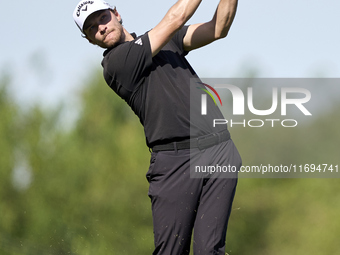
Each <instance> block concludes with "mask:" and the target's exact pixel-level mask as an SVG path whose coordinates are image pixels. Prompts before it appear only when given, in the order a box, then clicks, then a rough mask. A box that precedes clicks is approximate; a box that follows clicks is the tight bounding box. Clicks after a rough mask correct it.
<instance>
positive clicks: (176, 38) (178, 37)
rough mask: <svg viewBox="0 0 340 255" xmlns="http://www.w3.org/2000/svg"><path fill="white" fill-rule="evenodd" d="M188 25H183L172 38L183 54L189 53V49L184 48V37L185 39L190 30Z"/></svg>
mask: <svg viewBox="0 0 340 255" xmlns="http://www.w3.org/2000/svg"><path fill="white" fill-rule="evenodd" d="M188 27H189V26H184V27H182V28H181V29H180V30H179V31H178V32H177V33H176V34H175V35H174V36H173V37H172V39H171V40H172V42H174V43H175V44H176V46H177V47H178V49H179V50H180V52H181V54H182V55H183V56H185V55H187V54H188V53H189V52H188V51H185V50H184V49H183V39H184V36H185V35H186V33H187V31H188Z"/></svg>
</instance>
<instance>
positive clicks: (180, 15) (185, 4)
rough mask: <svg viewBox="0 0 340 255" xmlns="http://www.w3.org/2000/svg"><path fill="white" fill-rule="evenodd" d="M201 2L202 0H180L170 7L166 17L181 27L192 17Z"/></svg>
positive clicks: (168, 20)
mask: <svg viewBox="0 0 340 255" xmlns="http://www.w3.org/2000/svg"><path fill="white" fill-rule="evenodd" d="M201 2H202V0H179V1H177V2H176V4H174V5H173V6H172V7H171V8H170V9H169V11H168V12H167V14H166V15H165V17H164V18H165V19H166V20H167V22H170V23H173V24H174V25H175V26H177V29H179V28H181V27H182V26H183V25H184V24H185V23H186V22H187V21H188V20H189V19H190V18H191V17H192V15H193V14H194V13H195V11H196V10H197V8H198V6H199V5H200V3H201Z"/></svg>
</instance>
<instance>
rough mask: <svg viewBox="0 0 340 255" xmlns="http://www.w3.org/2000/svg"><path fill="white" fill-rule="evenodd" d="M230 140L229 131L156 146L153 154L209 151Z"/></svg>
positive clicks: (153, 148)
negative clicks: (179, 151)
mask: <svg viewBox="0 0 340 255" xmlns="http://www.w3.org/2000/svg"><path fill="white" fill-rule="evenodd" d="M229 139H230V133H229V131H228V130H225V131H222V132H219V133H213V134H210V135H205V136H200V137H197V138H192V139H187V140H184V141H180V142H172V143H167V144H160V145H155V146H154V147H152V151H153V152H158V151H175V150H185V149H193V148H198V149H200V150H203V149H207V148H209V147H212V146H214V145H217V144H219V143H221V142H225V141H228V140H229Z"/></svg>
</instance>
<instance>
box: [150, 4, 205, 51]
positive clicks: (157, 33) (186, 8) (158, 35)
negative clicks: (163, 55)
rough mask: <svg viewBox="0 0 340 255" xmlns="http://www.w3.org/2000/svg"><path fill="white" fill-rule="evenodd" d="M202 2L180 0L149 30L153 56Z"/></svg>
mask: <svg viewBox="0 0 340 255" xmlns="http://www.w3.org/2000/svg"><path fill="white" fill-rule="evenodd" d="M200 3H201V0H179V1H178V2H177V3H176V4H175V5H174V6H172V7H171V8H170V10H169V11H168V12H167V14H166V15H165V16H164V18H163V19H162V21H161V22H160V23H159V24H158V25H157V26H156V27H155V28H153V29H152V30H151V31H150V32H149V40H150V45H151V51H152V57H153V56H155V55H156V54H157V53H158V52H159V51H160V50H161V49H162V48H163V47H164V46H165V44H167V43H168V42H169V41H170V40H171V38H172V37H173V36H174V34H175V33H176V32H177V31H178V30H179V29H181V28H182V27H183V26H184V24H185V23H186V22H187V21H188V20H189V19H190V18H191V16H192V15H193V14H194V13H195V11H196V9H197V7H198V6H199V5H200Z"/></svg>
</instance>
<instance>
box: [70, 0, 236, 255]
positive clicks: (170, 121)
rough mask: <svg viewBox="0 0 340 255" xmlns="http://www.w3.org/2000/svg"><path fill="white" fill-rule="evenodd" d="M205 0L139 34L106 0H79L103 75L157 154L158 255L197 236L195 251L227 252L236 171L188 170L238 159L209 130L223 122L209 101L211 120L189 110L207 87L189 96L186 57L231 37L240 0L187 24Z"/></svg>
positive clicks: (152, 193) (228, 0)
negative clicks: (99, 54)
mask: <svg viewBox="0 0 340 255" xmlns="http://www.w3.org/2000/svg"><path fill="white" fill-rule="evenodd" d="M200 3H201V1H200V0H179V1H177V2H176V3H175V4H174V5H173V6H172V7H171V8H170V9H169V11H168V12H167V13H166V14H165V16H164V18H163V19H162V20H161V22H159V23H158V24H157V25H156V26H155V27H154V28H153V29H151V30H150V31H148V32H146V33H145V34H143V35H140V36H136V35H135V34H134V33H129V32H128V31H127V30H126V29H125V28H124V27H123V26H122V17H121V15H120V13H119V12H118V11H117V9H116V8H115V7H113V6H111V5H110V4H108V3H107V2H104V1H102V0H92V1H81V2H79V4H78V5H77V6H76V8H75V10H74V13H73V17H74V20H75V22H76V24H77V26H78V27H79V29H80V30H81V32H82V33H83V36H84V37H85V38H86V39H87V40H88V41H89V42H90V43H91V44H94V45H98V46H100V47H102V48H104V49H105V52H104V58H103V61H102V66H103V69H104V78H105V80H106V82H107V84H108V85H109V86H110V87H111V89H112V90H113V91H114V92H115V93H117V94H118V95H119V96H120V97H121V98H122V99H124V100H125V101H126V103H127V104H128V105H129V106H130V107H131V109H132V110H133V111H134V113H135V114H136V115H137V116H138V117H139V119H140V122H141V124H142V125H143V126H144V132H145V137H146V143H147V146H148V147H149V148H150V150H152V153H151V160H150V167H149V171H148V172H147V174H146V177H147V180H148V182H149V185H150V186H149V193H148V195H149V197H150V198H151V203H152V216H153V225H154V243H155V250H154V252H153V254H168V255H177V254H178V255H179V254H189V250H190V242H191V236H192V233H193V232H194V236H193V241H194V244H193V249H194V254H221V255H222V254H225V239H226V232H227V225H228V220H229V216H230V212H231V207H232V202H233V198H234V195H235V190H236V185H237V173H236V174H234V175H232V176H228V178H223V177H216V176H215V177H214V176H207V175H205V176H203V177H201V178H192V177H191V175H190V169H191V168H190V166H193V165H198V166H204V165H205V166H207V165H215V166H216V165H220V166H222V165H225V166H228V165H229V166H234V168H237V169H239V168H240V166H241V158H240V155H239V153H238V151H237V149H236V147H235V145H234V143H233V141H232V140H231V139H230V134H229V131H228V130H227V128H226V126H225V125H220V126H218V127H213V125H212V120H214V119H223V116H222V114H221V112H220V110H219V109H218V107H216V106H215V105H214V103H213V100H212V99H211V100H207V104H208V107H207V109H209V112H208V114H206V115H202V114H201V112H200V109H199V107H197V109H196V108H195V109H190V98H191V95H192V93H193V95H192V96H198V97H199V98H200V96H201V94H202V90H199V89H196V90H191V91H190V87H191V86H192V85H190V84H191V80H192V79H198V77H197V75H196V73H195V71H194V70H193V68H192V67H191V66H190V64H189V63H188V62H187V60H186V59H185V56H186V55H187V54H188V53H189V52H190V51H192V50H195V49H198V48H200V47H203V46H205V45H207V44H209V43H212V42H213V41H215V40H218V39H221V38H224V37H226V36H227V34H228V31H229V29H230V26H231V24H232V22H233V20H234V16H235V13H236V8H237V0H220V2H219V4H218V7H217V9H216V12H215V14H214V15H213V17H212V19H211V20H210V21H209V22H206V23H200V24H194V25H185V24H186V22H187V21H188V20H189V18H190V17H191V16H192V15H193V14H194V13H195V11H196V9H197V8H198V6H199V5H200ZM195 86H198V87H202V88H204V85H202V84H200V83H196V85H195ZM192 91H194V92H192ZM196 94H197V95H196Z"/></svg>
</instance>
